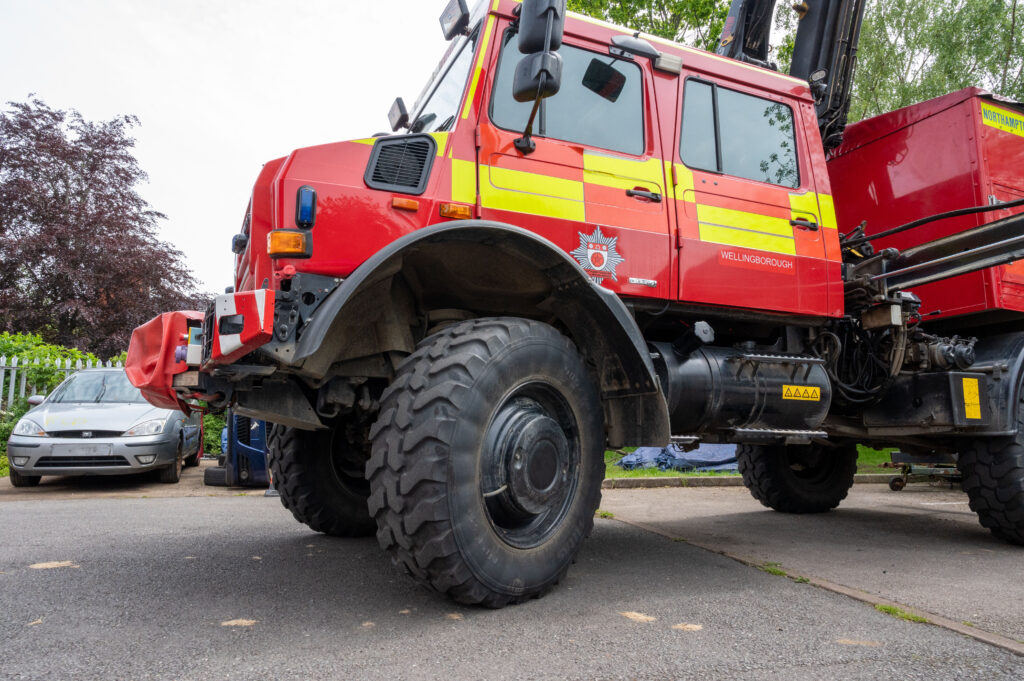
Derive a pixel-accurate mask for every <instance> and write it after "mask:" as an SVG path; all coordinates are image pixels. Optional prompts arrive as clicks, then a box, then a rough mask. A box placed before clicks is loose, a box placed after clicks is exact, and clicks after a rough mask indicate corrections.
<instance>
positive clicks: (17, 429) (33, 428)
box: [13, 419, 46, 437]
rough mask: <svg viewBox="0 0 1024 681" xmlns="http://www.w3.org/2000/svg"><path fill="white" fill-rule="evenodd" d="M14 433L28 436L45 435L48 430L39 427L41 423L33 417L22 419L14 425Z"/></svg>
mask: <svg viewBox="0 0 1024 681" xmlns="http://www.w3.org/2000/svg"><path fill="white" fill-rule="evenodd" d="M13 434H14V435H25V436H28V437H45V436H46V431H45V430H43V429H42V428H40V427H39V424H38V423H36V422H35V421H33V420H32V419H21V420H20V421H18V425H16V426H14V431H13Z"/></svg>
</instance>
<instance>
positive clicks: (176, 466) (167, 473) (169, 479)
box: [160, 440, 185, 484]
mask: <svg viewBox="0 0 1024 681" xmlns="http://www.w3.org/2000/svg"><path fill="white" fill-rule="evenodd" d="M183 448H184V444H183V443H182V441H181V440H178V451H177V452H175V454H174V463H172V464H171V465H170V466H168V467H167V468H163V469H161V470H160V482H164V483H168V484H171V483H175V482H178V481H179V480H181V468H182V466H183V465H184V463H185V462H184V460H183V459H182V451H181V450H182V449H183Z"/></svg>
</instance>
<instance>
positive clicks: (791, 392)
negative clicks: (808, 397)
mask: <svg viewBox="0 0 1024 681" xmlns="http://www.w3.org/2000/svg"><path fill="white" fill-rule="evenodd" d="M792 396H793V389H792V388H790V387H787V388H786V392H785V394H784V395H783V397H792Z"/></svg>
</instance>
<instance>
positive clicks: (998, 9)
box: [850, 0, 1024, 121]
mask: <svg viewBox="0 0 1024 681" xmlns="http://www.w3.org/2000/svg"><path fill="white" fill-rule="evenodd" d="M1022 26H1024V0H889V1H888V2H882V1H881V0H871V1H870V2H869V3H868V4H867V9H866V11H865V14H864V25H863V28H862V30H861V39H860V51H859V55H858V66H857V75H856V77H855V80H854V92H853V104H852V107H851V110H850V120H851V121H856V120H860V119H861V118H867V117H869V116H875V115H877V114H880V113H884V112H886V111H892V110H894V109H898V108H900V107H904V106H907V105H909V104H913V103H915V102H920V101H923V100H926V99H930V98H932V97H938V96H940V95H944V94H946V93H948V92H953V91H956V90H959V89H962V88H965V87H969V86H979V87H984V88H988V89H990V90H993V91H995V92H998V93H1000V94H1003V95H1005V96H1008V97H1013V98H1016V99H1024V40H1022V38H1021V34H1022V32H1024V31H1022Z"/></svg>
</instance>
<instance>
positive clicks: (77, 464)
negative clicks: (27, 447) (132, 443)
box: [35, 456, 131, 468]
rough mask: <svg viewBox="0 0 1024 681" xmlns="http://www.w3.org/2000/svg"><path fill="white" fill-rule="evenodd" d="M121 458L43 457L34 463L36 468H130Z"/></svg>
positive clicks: (126, 460)
mask: <svg viewBox="0 0 1024 681" xmlns="http://www.w3.org/2000/svg"><path fill="white" fill-rule="evenodd" d="M130 465H131V464H129V463H128V459H126V458H124V457H123V456H44V457H40V459H39V460H38V461H37V462H36V465H35V467H36V468H95V467H100V466H102V467H106V468H112V467H117V466H130Z"/></svg>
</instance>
